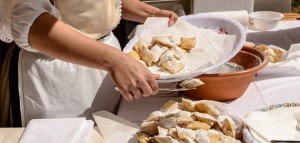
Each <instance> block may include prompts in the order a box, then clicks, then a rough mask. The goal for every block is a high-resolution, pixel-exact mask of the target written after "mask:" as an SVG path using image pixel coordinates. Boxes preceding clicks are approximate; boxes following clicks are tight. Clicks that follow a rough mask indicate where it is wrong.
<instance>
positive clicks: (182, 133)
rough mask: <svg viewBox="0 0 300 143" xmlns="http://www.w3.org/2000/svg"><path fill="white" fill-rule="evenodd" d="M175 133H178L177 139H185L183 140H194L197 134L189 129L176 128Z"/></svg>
mask: <svg viewBox="0 0 300 143" xmlns="http://www.w3.org/2000/svg"><path fill="white" fill-rule="evenodd" d="M176 130H177V133H178V139H185V138H191V139H196V137H197V132H196V131H194V130H190V129H185V128H180V127H176Z"/></svg>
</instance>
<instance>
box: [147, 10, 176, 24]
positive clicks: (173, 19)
mask: <svg viewBox="0 0 300 143" xmlns="http://www.w3.org/2000/svg"><path fill="white" fill-rule="evenodd" d="M153 16H155V17H168V18H169V22H168V25H169V26H173V25H174V24H175V22H176V21H177V20H178V16H177V15H176V14H175V13H174V12H173V11H169V10H161V9H160V10H158V11H157V12H155V13H154V14H153Z"/></svg>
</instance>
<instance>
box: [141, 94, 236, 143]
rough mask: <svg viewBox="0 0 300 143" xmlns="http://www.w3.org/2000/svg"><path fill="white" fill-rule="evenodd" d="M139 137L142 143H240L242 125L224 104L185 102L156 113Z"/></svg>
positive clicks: (166, 107)
mask: <svg viewBox="0 0 300 143" xmlns="http://www.w3.org/2000/svg"><path fill="white" fill-rule="evenodd" d="M136 137H137V140H138V142H139V143H240V140H241V139H242V121H241V120H240V119H238V118H236V117H235V116H233V115H231V114H230V112H229V109H228V105H226V104H224V103H219V102H215V101H208V100H202V101H192V100H189V99H184V98H182V102H181V103H178V102H175V101H173V100H171V101H169V102H167V103H166V104H165V105H163V107H162V108H161V109H160V110H159V111H154V112H152V113H151V114H150V115H149V116H148V118H147V119H145V120H144V121H143V123H142V124H141V128H140V130H139V131H138V132H137V134H136Z"/></svg>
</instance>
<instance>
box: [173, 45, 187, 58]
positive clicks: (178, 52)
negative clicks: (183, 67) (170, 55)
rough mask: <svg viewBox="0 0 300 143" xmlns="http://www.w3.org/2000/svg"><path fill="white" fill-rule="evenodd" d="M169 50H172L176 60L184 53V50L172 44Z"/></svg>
mask: <svg viewBox="0 0 300 143" xmlns="http://www.w3.org/2000/svg"><path fill="white" fill-rule="evenodd" d="M171 50H172V51H173V52H174V56H175V58H176V59H178V60H179V59H181V58H182V57H183V56H184V54H186V51H185V50H183V49H181V48H180V47H178V46H174V47H173V48H172V49H171Z"/></svg>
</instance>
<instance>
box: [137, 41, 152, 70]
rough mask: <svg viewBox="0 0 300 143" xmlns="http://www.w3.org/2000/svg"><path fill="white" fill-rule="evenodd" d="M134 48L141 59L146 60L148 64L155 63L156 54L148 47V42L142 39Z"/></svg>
mask: <svg viewBox="0 0 300 143" xmlns="http://www.w3.org/2000/svg"><path fill="white" fill-rule="evenodd" d="M134 49H135V51H136V52H137V53H138V54H139V56H140V57H141V59H142V60H143V61H145V62H146V64H147V65H148V66H152V65H153V60H154V56H153V53H152V52H151V51H150V50H149V49H148V46H147V44H146V43H144V42H143V41H142V40H140V41H139V42H137V43H136V44H135V45H134Z"/></svg>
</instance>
